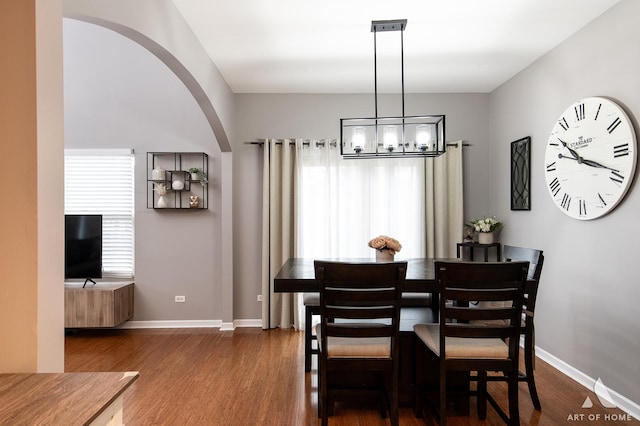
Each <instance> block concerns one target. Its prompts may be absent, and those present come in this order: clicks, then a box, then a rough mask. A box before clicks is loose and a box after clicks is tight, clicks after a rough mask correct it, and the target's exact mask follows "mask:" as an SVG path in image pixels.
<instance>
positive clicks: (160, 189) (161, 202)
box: [153, 183, 167, 209]
mask: <svg viewBox="0 0 640 426" xmlns="http://www.w3.org/2000/svg"><path fill="white" fill-rule="evenodd" d="M153 185H154V187H155V188H154V191H156V193H157V194H158V204H157V207H158V208H159V209H164V208H166V207H167V201H166V200H165V198H164V196H165V195H167V186H166V185H165V184H164V183H154V184H153Z"/></svg>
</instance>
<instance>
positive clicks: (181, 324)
mask: <svg viewBox="0 0 640 426" xmlns="http://www.w3.org/2000/svg"><path fill="white" fill-rule="evenodd" d="M236 327H257V328H262V320H260V319H241V320H235V321H233V322H223V321H222V320H174V321H127V322H125V323H124V324H122V325H121V326H120V327H118V328H126V329H134V328H219V329H220V331H233V330H235V329H236Z"/></svg>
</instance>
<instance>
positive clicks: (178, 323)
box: [120, 320, 222, 328]
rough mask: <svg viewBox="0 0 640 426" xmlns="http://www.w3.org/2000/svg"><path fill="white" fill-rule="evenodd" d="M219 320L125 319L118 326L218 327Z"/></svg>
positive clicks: (220, 322) (220, 323) (219, 324)
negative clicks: (125, 320)
mask: <svg viewBox="0 0 640 426" xmlns="http://www.w3.org/2000/svg"><path fill="white" fill-rule="evenodd" d="M221 325H222V321H221V320H175V321H127V322H125V323H124V324H122V325H121V326H120V328H220V326H221Z"/></svg>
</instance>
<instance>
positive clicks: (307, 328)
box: [302, 293, 320, 372]
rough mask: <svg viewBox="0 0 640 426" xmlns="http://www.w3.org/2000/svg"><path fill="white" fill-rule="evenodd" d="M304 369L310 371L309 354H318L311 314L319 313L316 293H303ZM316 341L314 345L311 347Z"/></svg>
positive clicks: (318, 298)
mask: <svg viewBox="0 0 640 426" xmlns="http://www.w3.org/2000/svg"><path fill="white" fill-rule="evenodd" d="M302 303H303V304H304V371H305V372H308V371H311V356H312V355H317V354H318V347H317V340H318V338H317V336H316V334H315V333H314V331H313V328H314V327H313V316H314V315H320V295H319V294H318V293H304V294H303V295H302ZM313 342H316V347H315V348H314V347H313Z"/></svg>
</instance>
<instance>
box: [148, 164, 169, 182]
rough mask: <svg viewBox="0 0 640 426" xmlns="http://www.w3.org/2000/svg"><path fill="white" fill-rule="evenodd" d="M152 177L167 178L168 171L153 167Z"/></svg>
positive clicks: (154, 178) (155, 178)
mask: <svg viewBox="0 0 640 426" xmlns="http://www.w3.org/2000/svg"><path fill="white" fill-rule="evenodd" d="M151 179H152V180H165V179H166V171H165V169H163V168H160V167H158V168H157V169H153V170H152V171H151Z"/></svg>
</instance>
